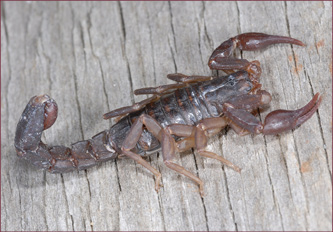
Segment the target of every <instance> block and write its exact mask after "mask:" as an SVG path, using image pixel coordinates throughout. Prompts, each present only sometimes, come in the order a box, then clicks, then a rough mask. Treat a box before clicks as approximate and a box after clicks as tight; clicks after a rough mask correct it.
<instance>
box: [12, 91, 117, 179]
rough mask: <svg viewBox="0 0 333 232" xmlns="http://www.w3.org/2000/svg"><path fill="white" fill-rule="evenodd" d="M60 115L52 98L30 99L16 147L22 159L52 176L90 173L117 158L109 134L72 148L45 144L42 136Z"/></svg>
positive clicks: (81, 142)
mask: <svg viewBox="0 0 333 232" xmlns="http://www.w3.org/2000/svg"><path fill="white" fill-rule="evenodd" d="M57 115H58V106H57V103H56V102H55V101H54V100H53V99H52V98H50V97H49V96H48V95H41V96H35V97H32V98H31V99H30V101H29V103H28V104H27V106H26V108H25V109H24V111H23V113H22V116H21V118H20V120H19V122H18V124H17V127H16V133H15V143H14V145H15V148H16V152H17V155H18V156H19V157H21V158H23V159H25V160H27V161H29V162H30V163H31V164H33V165H35V166H37V167H39V168H42V169H46V170H48V171H49V172H51V173H62V172H70V171H73V170H76V169H78V170H82V169H87V168H89V167H92V166H95V165H97V164H98V163H100V162H104V161H107V160H110V159H114V158H116V156H117V154H116V152H115V151H114V150H113V149H112V147H111V146H109V144H110V142H109V139H108V131H103V132H101V133H99V134H97V135H95V136H94V137H93V138H92V139H89V140H84V141H79V142H77V143H74V144H72V145H71V148H68V147H65V146H53V147H49V146H47V145H46V144H44V143H43V142H42V141H41V136H42V132H43V131H44V130H46V129H48V128H49V127H51V126H52V125H53V124H54V122H55V121H56V118H57Z"/></svg>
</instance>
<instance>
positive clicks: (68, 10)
mask: <svg viewBox="0 0 333 232" xmlns="http://www.w3.org/2000/svg"><path fill="white" fill-rule="evenodd" d="M251 31H257V32H263V33H269V34H277V35H287V36H291V37H294V38H297V39H300V40H301V41H303V42H304V43H306V44H307V46H306V47H305V48H302V47H297V46H290V45H277V46H272V47H270V48H268V49H265V50H264V51H258V52H244V53H242V54H241V53H240V52H237V54H238V55H239V56H240V55H242V56H243V57H246V58H248V59H250V60H253V59H257V60H259V61H260V62H261V64H262V68H263V75H262V84H263V86H264V88H265V89H267V90H268V91H270V92H271V93H272V96H273V100H272V103H271V107H270V108H269V109H268V110H267V111H265V112H262V113H261V115H260V116H261V118H264V117H265V116H266V115H267V113H268V112H269V111H270V110H273V109H278V108H285V109H296V108H298V107H301V106H303V105H305V104H306V103H307V102H308V101H309V100H310V99H311V98H312V96H313V95H314V94H315V93H316V92H320V93H323V94H324V97H325V98H324V101H323V103H322V106H321V107H320V109H319V111H318V113H316V114H315V115H314V116H313V117H312V118H311V119H310V120H309V121H308V122H306V123H305V124H304V125H303V126H302V127H300V128H299V129H297V130H295V131H292V132H288V133H284V134H282V135H280V136H261V135H259V136H245V137H239V136H237V135H236V134H235V133H234V132H233V131H228V132H227V133H222V134H221V135H220V136H218V137H216V138H214V139H212V141H211V143H210V146H209V148H210V149H211V150H213V151H215V152H217V153H218V154H220V155H222V156H224V157H226V158H227V159H229V160H230V161H232V162H233V163H235V164H237V165H238V166H240V167H241V168H242V173H241V174H239V173H236V172H235V171H233V170H231V169H229V168H225V167H224V166H223V165H221V164H220V163H219V162H217V161H214V160H208V159H205V158H202V157H199V156H198V155H196V154H195V152H194V153H192V152H187V153H185V154H182V155H180V158H179V160H178V161H177V162H178V163H179V164H181V165H183V166H184V167H185V168H186V169H188V170H190V171H191V172H193V173H196V174H197V175H198V176H199V177H200V178H201V179H202V180H204V182H205V193H206V195H205V197H204V198H201V197H200V195H199V193H198V187H197V185H196V184H194V183H193V182H191V181H190V180H189V179H187V178H185V177H183V176H180V175H178V174H176V173H175V172H173V171H171V170H169V169H168V168H166V167H165V166H164V165H163V160H162V157H161V155H152V156H151V157H150V159H149V162H150V163H151V164H152V166H154V167H157V168H158V169H159V170H160V171H161V173H162V182H163V185H164V187H163V188H161V190H160V192H159V193H158V194H157V193H156V192H155V190H154V187H153V186H154V178H153V176H152V175H151V173H149V172H148V171H147V170H145V169H144V168H142V167H141V166H140V165H137V164H135V162H133V161H131V160H118V161H111V162H108V163H105V164H103V165H101V166H99V167H95V168H92V169H89V170H86V171H80V172H73V173H68V174H62V175H60V174H58V175H55V174H49V173H46V172H44V171H41V170H37V169H36V168H34V167H31V166H30V165H29V164H27V163H26V162H24V161H22V160H19V159H18V158H17V156H16V153H15V150H14V147H13V140H14V131H15V128H16V123H17V122H18V119H19V117H20V114H21V113H22V111H23V109H24V107H25V105H26V103H27V102H28V100H29V99H30V98H31V97H32V96H34V95H39V94H43V93H47V94H49V95H50V96H52V97H53V98H54V99H56V101H57V103H58V105H59V118H58V120H57V122H56V123H55V125H54V126H53V127H52V128H50V129H49V130H47V131H46V132H45V133H44V134H45V135H44V136H43V140H44V141H46V142H47V143H48V144H54V145H55V144H62V145H67V146H69V145H70V144H71V143H73V142H76V141H78V140H82V139H88V138H90V137H92V136H93V135H94V134H96V133H97V132H99V131H102V130H104V129H106V128H108V127H110V126H111V122H109V121H105V120H103V119H102V115H103V113H105V112H108V111H110V110H111V109H115V108H117V107H121V106H126V105H130V104H132V103H133V102H134V101H138V100H141V99H142V98H143V96H141V97H137V96H134V95H133V93H132V92H133V90H134V89H137V88H141V87H148V86H156V85H161V84H166V83H171V81H168V80H167V79H166V75H167V74H168V73H174V72H181V73H185V74H199V75H211V74H212V72H211V71H210V70H209V68H208V67H207V65H206V64H207V60H208V58H209V56H210V54H211V52H212V51H213V49H214V48H215V47H216V46H218V45H219V44H220V43H221V42H222V41H224V40H226V39H228V38H230V37H232V36H235V35H237V34H239V33H243V32H251ZM331 32H332V3H331V2H140V3H139V2H120V3H119V2H93V3H90V2H81V3H80V2H71V3H70V2H2V8H1V138H2V140H1V229H2V230H43V231H44V230H81V231H82V230H332V156H331V154H332V141H331V134H332V114H331V112H332V101H331V99H332V79H331V77H332V34H331ZM213 74H214V75H216V72H213Z"/></svg>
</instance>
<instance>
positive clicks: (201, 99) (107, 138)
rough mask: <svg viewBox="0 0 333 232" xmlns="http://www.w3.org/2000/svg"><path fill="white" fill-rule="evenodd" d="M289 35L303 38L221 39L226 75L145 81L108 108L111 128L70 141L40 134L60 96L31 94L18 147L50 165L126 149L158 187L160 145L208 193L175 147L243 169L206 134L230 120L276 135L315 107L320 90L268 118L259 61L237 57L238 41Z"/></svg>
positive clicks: (216, 59) (216, 60)
mask: <svg viewBox="0 0 333 232" xmlns="http://www.w3.org/2000/svg"><path fill="white" fill-rule="evenodd" d="M280 43H288V44H294V45H299V46H305V45H304V44H303V42H301V41H299V40H297V39H294V38H291V37H285V36H276V35H268V34H263V33H253V32H252V33H244V34H240V35H237V36H235V37H232V38H230V39H228V40H226V41H225V42H223V43H222V44H221V45H220V46H218V47H217V48H216V49H215V50H214V52H213V53H212V55H211V57H210V58H209V62H208V66H209V67H210V69H212V70H222V71H224V72H225V73H226V74H227V75H226V76H196V75H192V76H187V75H184V74H180V73H175V74H168V75H167V78H169V79H171V80H173V81H175V82H176V83H175V84H169V85H162V86H159V87H151V88H142V89H137V90H135V91H134V94H136V95H141V94H152V95H153V96H152V97H150V98H147V99H145V100H143V101H140V102H137V103H135V104H133V105H132V106H127V107H122V108H119V109H116V110H113V111H111V112H109V113H106V114H104V119H110V118H114V117H117V119H118V120H117V122H116V123H115V124H114V125H113V126H112V127H111V128H110V129H109V130H105V131H102V132H100V133H98V134H97V135H95V136H93V137H92V138H91V139H88V140H83V141H79V142H76V143H74V144H72V145H71V147H70V148H69V147H65V146H48V145H47V144H45V143H43V142H42V141H41V136H42V132H43V131H44V130H46V129H48V128H49V127H51V126H52V125H53V124H54V122H55V121H56V118H57V114H58V106H57V103H56V102H55V101H54V100H53V99H52V98H50V97H49V96H48V95H46V94H44V95H40V96H34V97H32V98H31V99H30V101H29V103H28V104H27V106H26V108H25V109H24V111H23V113H22V116H21V118H20V120H19V122H18V125H17V129H16V135H15V148H16V152H17V155H18V156H19V157H21V158H23V159H25V160H27V161H29V162H30V163H31V164H33V165H35V166H37V167H39V168H42V169H45V170H47V171H49V172H51V173H64V172H69V171H73V170H83V169H87V168H90V167H93V166H95V165H97V164H99V163H101V162H105V161H108V160H112V159H115V158H118V157H128V158H131V159H133V160H135V161H136V162H137V163H139V164H140V165H142V166H144V167H145V168H147V169H148V170H149V171H150V172H152V173H153V174H154V175H155V190H156V191H157V192H158V190H159V188H160V181H161V173H160V172H159V171H158V170H157V169H155V168H154V167H152V166H151V165H150V164H149V163H148V162H147V161H146V160H145V159H144V158H145V157H147V156H148V155H150V154H152V153H155V152H157V151H160V150H161V151H162V156H163V162H164V164H165V165H166V166H167V167H168V168H170V169H172V170H174V171H176V172H178V173H180V174H183V175H185V176H186V177H188V178H190V179H191V180H193V181H194V182H196V183H197V184H198V185H199V193H200V194H201V196H203V195H204V187H203V184H204V183H203V181H202V180H201V179H200V178H199V177H198V176H196V175H194V174H193V173H191V172H189V171H188V170H186V169H185V168H184V167H182V166H181V165H178V164H176V163H175V158H176V156H175V154H176V152H183V151H186V150H190V149H192V148H195V149H196V150H197V152H198V154H199V155H201V156H204V157H208V158H212V159H216V160H219V161H221V162H222V163H223V164H224V165H226V166H228V167H230V168H232V169H234V170H235V171H237V172H240V171H241V169H240V168H239V167H238V166H236V165H235V164H233V163H231V162H230V161H228V160H226V159H224V158H223V157H221V156H219V155H217V154H215V153H213V152H211V151H207V150H206V147H207V140H208V138H209V137H210V136H213V135H216V134H218V133H219V132H220V131H221V130H222V129H223V128H225V127H226V126H229V127H230V128H231V129H233V130H234V131H235V132H236V133H237V134H239V135H246V134H260V133H262V134H263V135H275V134H279V133H282V132H284V131H287V130H292V129H295V128H297V127H298V126H300V125H301V124H303V123H304V122H305V121H306V120H308V119H309V118H311V117H312V115H313V114H314V113H315V112H316V111H317V109H318V107H319V105H320V103H321V101H322V96H320V94H319V93H316V94H315V95H314V97H313V98H312V100H311V101H310V102H309V103H308V104H307V105H305V106H304V107H302V108H300V109H297V110H275V111H272V112H270V113H269V114H268V115H267V116H266V118H265V120H264V122H263V123H262V122H261V121H260V120H259V119H257V118H256V114H257V112H258V111H257V110H258V109H259V108H263V107H264V106H267V105H268V104H269V103H270V101H271V99H272V97H271V95H270V93H269V92H267V91H265V90H262V89H261V86H262V85H261V84H260V83H259V78H260V75H261V67H260V63H259V61H256V60H255V61H248V60H246V59H238V58H232V57H231V55H232V54H233V52H234V51H235V49H236V48H239V49H240V50H242V51H253V50H257V49H263V48H266V47H267V46H269V45H272V44H280Z"/></svg>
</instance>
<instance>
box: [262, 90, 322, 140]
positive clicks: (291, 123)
mask: <svg viewBox="0 0 333 232" xmlns="http://www.w3.org/2000/svg"><path fill="white" fill-rule="evenodd" d="M321 102H322V96H320V95H319V93H316V95H315V96H314V97H313V98H312V100H311V101H310V102H309V103H308V104H307V105H305V106H304V107H302V108H300V109H298V110H275V111H273V112H271V113H269V114H268V115H267V117H266V118H265V123H264V129H263V131H262V133H263V134H265V135H274V134H279V133H281V132H284V131H287V130H292V129H295V128H297V127H298V126H300V125H301V124H303V123H304V122H305V121H306V120H308V119H309V118H311V117H312V115H313V114H314V113H315V112H316V110H317V109H318V107H319V105H320V103H321Z"/></svg>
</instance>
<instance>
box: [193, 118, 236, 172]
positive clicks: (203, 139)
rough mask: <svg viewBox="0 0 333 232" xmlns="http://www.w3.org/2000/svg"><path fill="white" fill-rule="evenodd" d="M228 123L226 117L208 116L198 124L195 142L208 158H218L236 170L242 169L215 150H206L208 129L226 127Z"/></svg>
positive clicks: (202, 154) (200, 151) (201, 152)
mask: <svg viewBox="0 0 333 232" xmlns="http://www.w3.org/2000/svg"><path fill="white" fill-rule="evenodd" d="M227 123H228V120H226V119H225V118H224V117H222V118H207V119H203V120H202V121H201V122H200V123H199V124H198V125H197V126H196V132H195V144H196V148H197V150H198V153H199V154H200V155H201V156H205V157H208V158H212V159H216V160H219V161H221V162H222V163H223V164H225V165H227V166H228V167H230V168H232V169H234V170H235V171H236V172H239V173H240V171H241V169H240V168H239V167H237V166H236V165H234V164H233V163H231V162H230V161H229V160H226V159H224V158H223V157H221V156H219V155H217V154H215V153H214V152H210V151H206V150H205V148H206V147H207V140H208V136H207V133H206V132H207V131H209V130H210V129H213V128H220V129H222V128H224V127H225V126H226V125H227Z"/></svg>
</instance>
